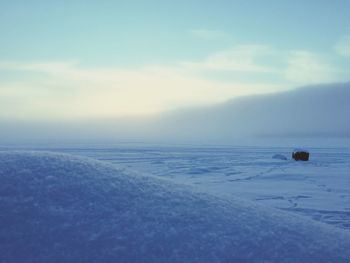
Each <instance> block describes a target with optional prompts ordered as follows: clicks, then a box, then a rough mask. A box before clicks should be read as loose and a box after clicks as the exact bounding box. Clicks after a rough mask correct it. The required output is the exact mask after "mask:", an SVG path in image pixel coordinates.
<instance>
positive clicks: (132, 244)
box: [0, 148, 350, 262]
mask: <svg viewBox="0 0 350 263" xmlns="http://www.w3.org/2000/svg"><path fill="white" fill-rule="evenodd" d="M60 150H63V149H60ZM246 150H247V149H246ZM66 151H71V152H75V153H78V154H80V155H84V154H85V155H93V156H95V157H97V156H99V158H100V159H107V160H109V161H111V158H110V157H111V156H114V157H113V158H112V159H113V160H112V161H113V162H114V163H123V164H124V165H125V166H133V165H136V166H139V168H143V169H142V170H146V168H148V169H150V168H151V167H152V165H156V167H159V166H162V165H163V166H164V164H166V165H165V167H173V169H170V171H176V170H177V169H178V170H177V172H178V173H179V174H181V175H182V177H181V176H180V175H179V174H177V173H175V172H174V173H173V174H171V173H168V174H165V176H168V177H172V178H176V180H178V181H181V182H183V181H187V179H186V178H188V179H189V181H188V182H189V183H190V184H195V183H199V184H197V185H200V186H201V187H200V189H196V188H193V187H191V186H186V185H183V184H177V183H174V182H173V181H172V180H169V179H161V178H159V177H155V176H150V175H145V176H143V175H140V173H138V172H136V173H135V172H133V171H131V170H129V169H124V168H122V167H120V165H116V164H115V165H113V164H108V163H106V162H100V161H95V160H93V159H88V158H81V157H74V156H72V155H66V154H52V153H47V152H41V153H38V152H29V153H28V152H25V153H23V152H8V151H3V152H0V180H1V182H0V209H1V211H2V213H1V216H0V226H1V228H0V262H347V260H348V259H349V258H350V250H349V249H348V248H349V247H350V233H349V232H348V231H347V230H342V229H339V228H338V229H337V228H335V227H333V226H329V225H327V224H322V223H318V222H316V221H314V220H310V219H308V218H306V217H303V216H299V215H296V214H293V213H290V212H285V211H281V210H278V209H273V208H269V207H268V206H264V205H259V204H257V203H256V202H250V201H245V200H244V199H240V198H237V196H238V195H240V193H242V192H244V191H243V190H240V191H236V190H234V192H235V193H236V194H233V193H231V192H229V191H228V190H224V189H226V188H225V187H224V185H225V184H223V183H220V184H221V185H222V187H214V186H215V185H216V184H217V183H215V182H216V181H217V180H218V181H220V180H221V179H222V178H224V177H219V178H216V176H215V174H216V173H217V174H219V172H220V171H221V172H223V173H224V171H227V172H228V170H230V168H229V166H230V165H232V163H231V162H229V161H228V160H229V159H227V158H222V157H223V156H226V154H227V152H226V151H231V154H233V160H234V161H237V159H239V160H241V161H240V166H238V167H241V168H240V169H242V170H243V168H242V167H244V166H245V161H244V160H243V159H244V158H243V159H242V158H241V157H239V158H238V157H237V156H236V157H234V152H235V153H236V154H237V155H239V156H240V154H239V153H240V152H242V150H239V151H238V149H235V150H232V149H231V150H222V149H221V150H220V149H217V150H215V151H214V150H212V149H211V150H204V149H202V151H201V152H202V155H200V154H199V152H198V150H194V149H188V150H183V149H182V150H179V149H178V150H174V149H173V150H170V149H168V150H165V149H162V150H160V149H159V148H157V149H153V150H151V149H147V150H144V151H141V150H140V149H137V150H135V151H134V150H130V149H129V150H125V149H108V150H106V149H100V150H98V149H94V150H93V151H91V150H89V151H85V150H82V149H79V150H78V149H75V150H74V149H69V150H66ZM163 151H164V152H163ZM208 151H209V152H210V155H208ZM249 152H250V151H249ZM224 153H225V154H224ZM255 154H256V155H254V157H253V158H252V159H251V160H246V161H247V162H249V163H250V166H252V164H254V165H253V167H251V168H249V169H253V168H255V171H256V172H257V171H258V170H256V169H257V168H258V167H260V166H261V167H264V169H267V168H268V167H270V166H272V167H279V168H278V169H277V168H276V169H277V170H279V169H280V168H281V165H280V164H278V163H275V161H272V162H271V160H269V161H268V160H267V159H265V158H261V157H262V156H265V155H266V152H265V151H262V152H256V153H255ZM152 156H153V157H152ZM162 156H163V157H162ZM210 156H216V158H215V157H212V158H210ZM219 156H221V157H219ZM246 156H250V155H249V154H247V155H246ZM259 156H260V157H259ZM260 158H261V159H260ZM215 159H216V161H218V160H221V163H222V164H223V169H222V170H220V169H219V168H220V167H216V166H215V165H214V163H215V162H216V161H215ZM152 160H153V161H152ZM224 160H226V161H227V162H226V163H225V162H224ZM192 162H193V163H194V164H196V163H197V162H199V163H201V164H202V165H201V166H198V165H194V164H193V163H192ZM197 164H198V163H197ZM204 164H205V165H204ZM237 164H238V163H237ZM296 165H298V169H301V168H305V167H308V166H307V164H299V163H298V164H296ZM304 165H306V166H304ZM314 165H315V164H310V167H314ZM286 166H287V167H290V166H292V164H288V165H286ZM215 167H216V168H215ZM316 167H318V166H316ZM135 168H136V167H135ZM247 169H248V168H247ZM249 169H248V170H249ZM276 169H272V170H271V169H269V170H267V172H266V173H264V172H261V173H258V174H256V175H255V176H254V177H252V176H251V175H248V174H244V172H243V173H241V174H238V173H233V170H231V172H230V174H228V175H221V176H227V177H228V178H230V177H232V178H233V177H235V178H236V183H237V182H244V181H247V182H249V181H251V180H253V181H254V180H256V179H257V178H259V177H265V176H266V175H267V174H268V176H267V178H270V179H267V180H266V183H265V184H269V182H270V181H271V180H272V182H273V181H274V180H273V179H271V178H274V171H275V170H276ZM166 170H167V169H165V168H164V169H163V171H166ZM180 170H182V172H180ZM306 170H307V169H306ZM311 170H313V168H312V169H311ZM157 171H158V172H160V171H159V170H157ZM185 171H187V172H186V173H184V172H185ZM189 171H191V172H189ZM211 171H212V172H213V174H211V175H210V172H211ZM264 171H265V170H264ZM248 172H249V171H247V172H246V173H248ZM190 174H192V175H193V177H191V175H190ZM201 175H202V176H203V178H202V179H203V180H202V181H201V180H199V179H200V178H199V177H200V176H201ZM235 175H237V176H235ZM289 176H290V175H289ZM210 177H212V178H211V179H210ZM255 177H256V178H255ZM277 177H278V176H277ZM287 177H288V176H287ZM220 178H221V179H220ZM237 180H238V181H237ZM287 181H288V180H287ZM233 182H235V181H233ZM278 185H279V187H282V186H281V185H282V182H280V183H278ZM275 186H276V184H275ZM241 187H243V186H242V185H241ZM255 187H257V186H256V185H255ZM238 188H239V186H236V188H235V189H238ZM272 188H274V187H272ZM204 189H208V190H209V191H210V192H218V191H219V190H220V189H222V191H223V192H224V191H226V192H227V193H231V194H232V196H227V197H226V198H223V197H216V196H215V195H211V194H207V193H206V192H203V190H204ZM247 196H249V195H247Z"/></svg>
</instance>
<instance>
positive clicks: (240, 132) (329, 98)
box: [0, 83, 350, 144]
mask: <svg viewBox="0 0 350 263" xmlns="http://www.w3.org/2000/svg"><path fill="white" fill-rule="evenodd" d="M349 116H350V83H343V84H327V85H318V86H309V87H304V88H299V89H295V90H293V91H288V92H282V93H275V94H269V95H257V96H248V97H241V98H236V99H233V100H231V101H228V102H226V103H223V104H220V105H215V106H211V107H198V108H192V109H183V110H178V111H173V112H168V113H164V114H162V115H158V116H154V117H152V118H148V119H128V120H99V121H92V120H91V121H77V122H54V121H52V122H50V123H49V122H41V123H38V122H36V123H34V122H16V121H2V122H1V127H2V128H1V130H0V136H1V139H0V143H2V144H12V143H119V142H146V143H194V144H196V143H208V144H244V143H245V142H253V141H271V140H285V139H298V140H299V139H310V138H311V139H316V140H318V141H322V140H328V139H330V138H338V139H339V138H340V139H342V140H348V141H349V140H350V122H349Z"/></svg>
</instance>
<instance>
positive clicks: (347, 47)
mask: <svg viewBox="0 0 350 263" xmlns="http://www.w3.org/2000/svg"><path fill="white" fill-rule="evenodd" d="M335 51H336V52H337V53H338V54H339V55H341V56H347V57H350V35H349V36H344V37H342V38H341V39H340V40H339V41H338V43H337V44H336V45H335Z"/></svg>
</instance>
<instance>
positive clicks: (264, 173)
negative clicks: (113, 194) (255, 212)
mask: <svg viewBox="0 0 350 263" xmlns="http://www.w3.org/2000/svg"><path fill="white" fill-rule="evenodd" d="M3 149H4V148H3ZM4 150H5V149H4ZM39 150H40V149H39ZM41 150H50V151H58V152H67V153H72V154H76V155H81V156H88V157H92V158H95V159H99V160H104V161H107V162H110V163H113V164H117V165H118V166H123V167H126V168H131V169H132V170H135V171H137V172H139V173H144V174H152V175H156V176H160V177H166V178H171V179H172V180H175V181H176V182H181V183H185V184H190V185H194V186H195V187H198V188H199V189H201V190H204V191H207V192H210V193H212V194H215V195H224V196H229V197H230V196H231V197H241V198H246V199H249V200H252V201H254V202H258V203H263V204H266V205H269V206H272V207H276V208H281V209H284V210H288V211H292V212H295V213H298V214H302V215H305V216H308V217H310V218H313V219H315V220H318V221H321V222H325V223H328V224H332V225H335V226H337V227H339V228H343V229H344V228H346V229H350V149H348V148H308V150H309V151H310V154H311V155H310V156H311V157H310V161H309V162H295V161H293V160H292V159H291V154H292V151H293V148H279V147H273V148H272V147H270V148H269V147H210V148H204V147H201V148H199V147H170V146H168V147H165V146H162V147H156V146H153V147H152V146H137V147H136V146H130V145H127V146H119V147H110V146H109V147H106V146H97V147H70V148H53V147H50V148H45V149H44V148H42V149H41ZM275 154H283V155H285V156H286V157H287V158H288V160H287V161H283V160H279V159H273V158H272V156H273V155H275Z"/></svg>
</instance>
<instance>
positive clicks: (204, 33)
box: [190, 29, 229, 40]
mask: <svg viewBox="0 0 350 263" xmlns="http://www.w3.org/2000/svg"><path fill="white" fill-rule="evenodd" d="M190 33H191V34H192V35H193V36H195V37H198V38H202V39H207V40H212V39H221V38H227V37H229V35H228V34H227V33H225V32H223V31H220V30H208V29H194V30H191V31H190Z"/></svg>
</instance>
